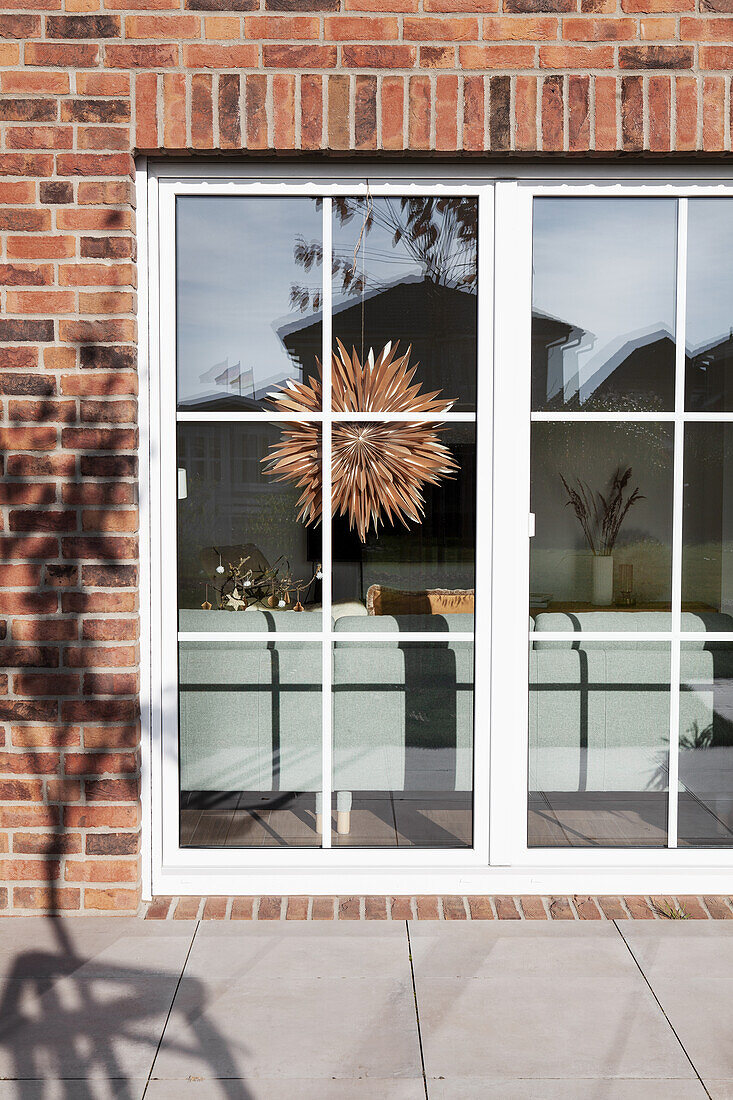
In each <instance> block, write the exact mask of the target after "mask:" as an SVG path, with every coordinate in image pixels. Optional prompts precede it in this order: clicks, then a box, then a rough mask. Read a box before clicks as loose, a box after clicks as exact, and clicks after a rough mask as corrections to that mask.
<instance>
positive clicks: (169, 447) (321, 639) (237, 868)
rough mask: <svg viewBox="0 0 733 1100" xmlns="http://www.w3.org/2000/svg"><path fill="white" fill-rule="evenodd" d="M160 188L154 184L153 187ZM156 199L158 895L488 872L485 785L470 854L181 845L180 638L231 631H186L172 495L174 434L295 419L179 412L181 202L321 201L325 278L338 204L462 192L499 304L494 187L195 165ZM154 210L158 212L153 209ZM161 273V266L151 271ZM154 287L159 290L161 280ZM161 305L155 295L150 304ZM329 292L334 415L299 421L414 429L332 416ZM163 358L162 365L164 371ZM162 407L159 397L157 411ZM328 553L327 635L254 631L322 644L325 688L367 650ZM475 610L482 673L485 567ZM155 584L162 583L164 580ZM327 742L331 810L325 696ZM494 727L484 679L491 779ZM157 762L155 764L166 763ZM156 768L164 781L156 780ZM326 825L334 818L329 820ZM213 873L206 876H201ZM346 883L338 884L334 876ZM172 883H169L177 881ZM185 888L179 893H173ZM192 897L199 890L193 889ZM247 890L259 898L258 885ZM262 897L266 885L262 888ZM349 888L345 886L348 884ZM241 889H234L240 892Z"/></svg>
mask: <svg viewBox="0 0 733 1100" xmlns="http://www.w3.org/2000/svg"><path fill="white" fill-rule="evenodd" d="M151 183H152V179H151ZM153 189H154V191H155V194H154V195H153V194H152V193H151V194H149V198H148V201H149V213H150V215H151V216H152V215H153V214H154V216H155V218H156V221H157V225H156V229H157V232H156V244H157V250H156V251H157V262H158V268H159V269H158V272H157V280H158V281H157V286H158V287H159V291H158V303H157V305H158V313H157V317H156V319H155V329H156V331H157V340H156V341H155V347H153V346H152V344H151V398H152V396H153V391H154V388H155V383H154V382H153V376H155V377H156V380H157V385H158V387H159V389H158V392H157V393H155V394H154V397H155V400H154V406H155V408H156V410H157V423H158V431H159V434H158V439H159V446H158V447H157V448H155V451H154V453H153V454H152V455H151V487H152V490H151V503H152V502H153V498H154V505H153V507H154V511H155V512H156V514H157V516H158V517H159V522H158V524H157V527H158V530H159V532H160V558H161V559H162V560H163V561H165V562H166V569H165V571H164V572H159V573H158V575H157V577H156V578H154V580H153V589H152V590H153V592H156V591H157V592H158V593H159V600H158V602H157V604H156V605H155V606H153V608H152V616H153V620H154V621H155V630H154V633H155V634H157V636H158V637H159V650H160V654H161V662H160V677H161V683H162V691H161V703H160V723H159V729H158V730H156V733H157V735H158V737H159V741H160V754H159V756H158V754H155V755H154V757H153V761H152V763H153V769H152V771H153V775H152V776H151V779H152V783H153V789H154V790H155V789H156V787H157V790H156V796H157V797H158V798H159V799H160V805H159V806H155V805H154V806H153V820H154V824H155V820H156V816H157V814H158V813H159V814H160V823H159V828H160V838H159V860H160V862H159V863H158V862H157V861H154V869H153V885H154V888H155V889H156V890H158V891H159V890H162V889H166V890H170V889H171V888H178V889H179V890H180V889H181V888H182V887H181V886H180V883H181V882H183V883H184V885H185V884H186V883H193V882H194V881H196V880H198V879H199V878H200V877H201V875H202V874H203V875H204V876H205V885H204V884H203V882H202V883H200V884H199V885H198V886H197V889H199V890H207V891H209V892H212V891H213V890H215V889H217V887H215V886H213V885H212V881H219V880H220V878H221V880H222V881H224V880H226V883H227V885H226V887H222V889H223V890H224V892H227V891H228V892H232V889H233V885H232V884H233V882H240V883H241V882H244V881H247V882H248V883H249V882H251V880H252V876H253V875H255V874H256V875H257V879H258V881H264V880H268V881H269V878H270V876H273V875H274V876H275V877H277V878H278V881H279V882H280V883H281V886H280V887H279V889H280V890H282V889H283V886H282V883H284V882H285V877H286V876H287V878H288V881H289V888H290V889H291V890H292V882H293V880H292V876H293V874H296V875H297V873H298V872H300V873H301V874H308V875H309V876H312V875H314V874H315V875H320V876H322V877H323V878H324V881H325V880H326V879H327V878H328V879H331V878H332V876H336V878H337V879H339V880H340V878H341V876H343V875H344V874H349V875H353V874H354V872H355V871H357V869H362V868H363V869H365V870H366V869H373V868H375V867H378V868H380V869H382V870H383V872H392V876H393V877H394V875H395V874H396V873H399V872H401V871H404V870H408V871H420V870H421V869H423V868H426V867H431V868H437V869H442V870H446V871H447V870H449V869H450V870H453V869H457V868H460V869H472V868H480V867H484V866H486V865H487V864H488V804H489V797H488V796H489V792H488V787H487V784H486V782H484V781H482V782H480V783H479V782H476V779H474V797H473V810H474V844H473V847H471V848H467V849H454V850H446V849H417V848H408V849H383V848H332V847H331V836H330V833H329V832H328V831H324V834H323V837H322V847H320V848H318V847H314V848H282V849H271V848H267V849H257V848H253V849H250V848H236V849H195V848H184V847H181V846H180V843H179V811H178V786H179V779H178V775H179V767H178V734H177V683H178V680H177V677H178V660H177V646H178V642H180V641H203V640H206V641H211V642H214V643H215V642H217V641H229V642H231V640H232V635H231V634H228V633H227V634H219V633H216V632H213V633H190V632H186V633H184V632H178V631H177V629H176V628H177V622H176V620H177V610H176V606H177V599H176V574H175V569H174V567H173V563H175V561H176V540H175V532H176V527H177V523H176V506H177V501H176V497H175V492H171V489H170V487H171V486H175V483H176V445H175V437H176V425H177V423H181V422H190V421H197V420H199V421H207V422H222V423H227V422H228V423H232V422H247V421H265V422H268V423H272V422H276V421H278V420H280V421H286V420H292V414H285V413H279V414H277V413H270V412H269V411H268V412H263V413H260V412H251V413H249V412H230V413H201V414H199V413H188V412H187V413H177V412H176V356H175V348H176V325H175V318H176V303H175V262H176V259H175V248H176V242H175V203H176V199H177V198H178V197H180V196H184V195H195V196H202V195H206V196H210V195H219V196H220V195H226V196H247V195H252V196H265V195H268V196H306V197H315V196H319V197H323V199H324V202H323V223H322V225H323V248H324V265H323V269H324V271H329V270H330V247H331V214H332V201H331V200H332V198H333V197H334V196H336V195H355V194H357V195H366V194H367V193H368V192H369V193H371V195H372V196H373V197H378V196H380V195H394V196H396V197H399V196H403V195H405V196H414V197H417V196H421V195H440V194H446V195H453V194H460V195H465V196H471V197H475V198H476V199H477V200H478V203H479V250H478V254H479V283H480V285H482V286H483V285H485V290H484V291H483V293H484V294H485V296H486V300H487V301H489V302H490V301H491V292H492V286H491V278H492V270H493V264H492V257H493V238H492V231H493V188H492V184H491V183H490V182H489V183H487V182H482V183H476V182H471V181H462V180H461V181H459V180H455V181H445V180H441V179H433V180H424V181H419V182H417V181H415V180H412V179H410V178H408V177H402V178H400V177H399V176H393V177H392V178H391V179H390V180H384V181H382V180H379V181H377V180H373V179H370V180H369V185H368V187H367V183H366V180H365V176H364V174H362V173H359V174H355V175H354V178H353V179H336V180H331V181H326V180H323V181H321V180H319V181H314V180H313V179H311V178H308V177H301V178H298V177H297V176H292V175H288V176H287V177H285V178H281V179H276V178H274V179H273V178H269V179H262V178H257V177H256V176H252V177H251V178H243V176H242V175H240V174H238V175H237V176H236V177H234V178H230V179H222V180H218V179H211V178H210V177H208V178H207V174H206V169H205V168H202V170H201V171H200V172H198V173H197V172H195V171H192V170H191V169H190V168H189V169H187V170H186V172H185V173H182V174H173V175H165V176H160V175H158V174H155V184H154V185H153ZM153 207H154V208H155V211H153ZM151 275H152V268H151ZM151 288H152V282H151ZM151 297H152V295H151ZM330 306H331V286H330V282H329V281H328V280H326V281H324V288H323V310H322V316H323V348H322V356H323V357H322V362H323V363H324V365H325V369H324V375H323V389H324V395H325V399H324V410H328V411H323V412H320V413H310V414H304V415H303V416H302V417H301V419H308V420H312V421H315V422H319V423H321V424H322V429H323V450H324V453H327V452H328V450H329V444H330V433H331V425H332V423H334V422H338V421H339V420H349V421H353V420H378V421H388V420H394V421H400V420H404V415H403V414H397V413H395V414H388V413H383V414H379V413H373V414H370V413H356V414H354V413H348V414H346V413H334V412H331V411H330V409H329V405H330V402H329V400H328V394H329V393H330V385H331V380H330V362H331V359H330V354H329V353H328V352H329V349H330V347H331V315H330ZM490 324H491V318H490V313H486V314H484V317H483V319H482V318H481V316H479V332H478V358H479V364H480V367H479V371H478V378H479V382H478V395H477V405H478V407H479V408H480V409H482V410H483V411H482V412H481V413H480V414H479V415H480V416H481V417H482V419H483V420H484V421H485V423H486V424H487V425H488V432H482V433H481V436H482V441H481V442H479V441H478V434H479V433H478V432H477V460H476V461H477V481H478V483H479V484H485V485H490V484H491V480H492V472H491V439H490V434H489V433H490V427H491V379H492V373H493V371H492V362H491V354H492V341H491V327H490ZM156 361H157V362H156ZM152 404H153V401H152V400H151V405H152ZM411 419H414V420H425V421H426V422H429V421H431V420H433V421H440V422H442V423H448V424H450V423H466V422H469V423H476V421H477V415H476V414H475V413H470V412H454V413H445V414H442V415H440V416H436V415H434V414H432V415H431V414H415V415H413V416H412V417H411ZM323 494H324V498H325V499H328V498H329V497H330V468H329V467H328V464H326V465H325V467H324V470H323ZM476 525H477V547H476V554H477V560H481V559H483V560H486V561H487V562H488V561H490V560H491V507H490V497H486V496H485V495H484V496H483V497H482V496H479V497H478V500H477V517H476ZM322 539H323V541H322V555H323V563H324V573H325V578H324V585H323V630H322V631H321V632H320V634H319V633H317V632H305V633H303V632H301V633H298V632H288V633H282V634H279V635H275V634H272V633H267V634H265V633H263V634H257V633H248V634H247V635H246V639H247V640H248V641H270V642H271V641H272V640H273V638H275V637H279V638H280V640H281V641H283V642H286V641H293V642H306V643H310V644H320V645H321V649H322V669H323V682H324V684H328V683H330V679H331V670H332V665H331V652H332V645H333V643H334V642H335V641H339V642H348V641H356V642H362V643H363V642H364V637H365V636H364V635H363V634H349V633H344V632H338V633H336V632H334V631H333V629H329V628H328V626H327V624H329V625H330V620H331V607H330V601H331V597H330V584H329V580H330V577H329V573H328V566H329V562H330V556H331V555H330V549H331V547H330V540H331V531H330V525H329V524H324V525H323V527H322ZM478 573H479V576H478V578H477V584H476V587H477V597H476V603H477V606H478V608H479V611H478V614H477V616H476V623H475V627H476V630H475V636H474V634H473V633H465V634H462V633H454V634H452V635H451V637H452V638H453V640H454V641H456V642H458V641H470V642H472V643H473V644H474V659H475V661H476V663H477V664H479V662H481V663H482V664H483V665H484V666H488V664H489V660H490V657H489V646H490V599H491V594H490V583H489V582H490V575H489V572H488V570H486V571H485V572H484V574H483V576H481V571H480V570H478ZM156 581H157V583H156ZM445 637H446V636H445V633H442V634H429V633H423V632H421V633H419V634H415V635H411V634H401V635H400V640H401V641H420V642H430V641H436V642H442V643H444V642H445ZM369 639H370V641H380V640H393V639H394V635H389V636H388V635H380V634H371V633H370V634H369ZM322 714H323V738H322V772H323V788H324V789H323V795H324V806H329V805H330V804H331V793H332V792H331V787H330V778H329V777H330V775H331V721H332V718H331V698H330V692H328V691H324V693H323V711H322ZM488 720H489V683H488V680H487V679H486V678H483V679H482V678H480V677H479V678H477V683H476V685H475V696H474V775H475V776H482V777H483V776H486V775H488V753H489V750H488V745H489V739H488ZM156 757H157V758H156ZM156 770H157V772H158V775H157V777H156V774H155V773H156ZM324 816H325V819H326V820H328V818H329V817H330V815H324ZM202 865H203V871H202ZM333 881H336V879H333ZM172 882H173V883H174V886H171V883H172ZM175 884H178V885H175ZM192 888H193V887H192ZM247 889H251V886H248V887H247ZM263 889H264V887H263ZM340 889H342V890H343V886H341V887H340ZM235 892H236V891H235Z"/></svg>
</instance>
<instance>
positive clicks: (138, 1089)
mask: <svg viewBox="0 0 733 1100" xmlns="http://www.w3.org/2000/svg"><path fill="white" fill-rule="evenodd" d="M146 1085H147V1078H145V1077H142V1078H136V1079H133V1080H128V1079H127V1078H121V1079H118V1080H116V1081H88V1080H83V1079H80V1078H76V1079H72V1080H69V1079H68V1078H67V1079H66V1080H59V1079H56V1080H48V1081H0V1100H70V1098H71V1097H73V1100H143V1096H144V1095H145V1086H146Z"/></svg>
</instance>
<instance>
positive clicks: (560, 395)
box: [532, 198, 677, 410]
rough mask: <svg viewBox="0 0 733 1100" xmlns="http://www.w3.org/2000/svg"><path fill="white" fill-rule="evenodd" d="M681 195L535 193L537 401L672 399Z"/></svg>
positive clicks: (586, 405)
mask: <svg viewBox="0 0 733 1100" xmlns="http://www.w3.org/2000/svg"><path fill="white" fill-rule="evenodd" d="M676 213H677V204H676V202H675V201H674V200H672V199H617V198H613V199H583V198H580V199H562V198H557V199H555V198H548V199H535V202H534V220H533V280H532V408H533V409H535V410H553V409H555V410H560V409H567V410H573V409H575V410H579V409H584V410H592V409H595V410H603V409H616V410H618V409H628V410H641V409H646V410H654V409H664V410H670V409H673V408H674V377H675V369H674V360H675V349H674V342H675V336H674V332H675V326H674V316H675V269H676V251H677V227H676Z"/></svg>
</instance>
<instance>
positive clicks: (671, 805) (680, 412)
mask: <svg viewBox="0 0 733 1100" xmlns="http://www.w3.org/2000/svg"><path fill="white" fill-rule="evenodd" d="M686 315H687V199H678V200H677V310H676V318H675V386H674V391H675V392H674V407H675V427H674V462H673V467H672V475H673V482H672V483H673V503H672V659H671V662H670V667H671V672H670V695H669V800H668V814H667V846H668V847H669V848H676V847H677V820H678V803H679V750H680V645H681V642H680V630H681V625H682V624H681V617H682V504H683V496H684V481H683V470H682V463H683V457H684V443H685V434H684V433H685V427H684V410H685V343H686V333H685V323H686Z"/></svg>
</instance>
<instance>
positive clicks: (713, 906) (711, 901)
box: [703, 894, 733, 920]
mask: <svg viewBox="0 0 733 1100" xmlns="http://www.w3.org/2000/svg"><path fill="white" fill-rule="evenodd" d="M703 901H704V902H705V906H706V908H707V910H708V912H709V914H710V916H711V917H712V918H713V920H733V909H731V907H730V905H729V899H728V898H723V897H711V896H709V895H707V894H706V895H705V897H704V898H703Z"/></svg>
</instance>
